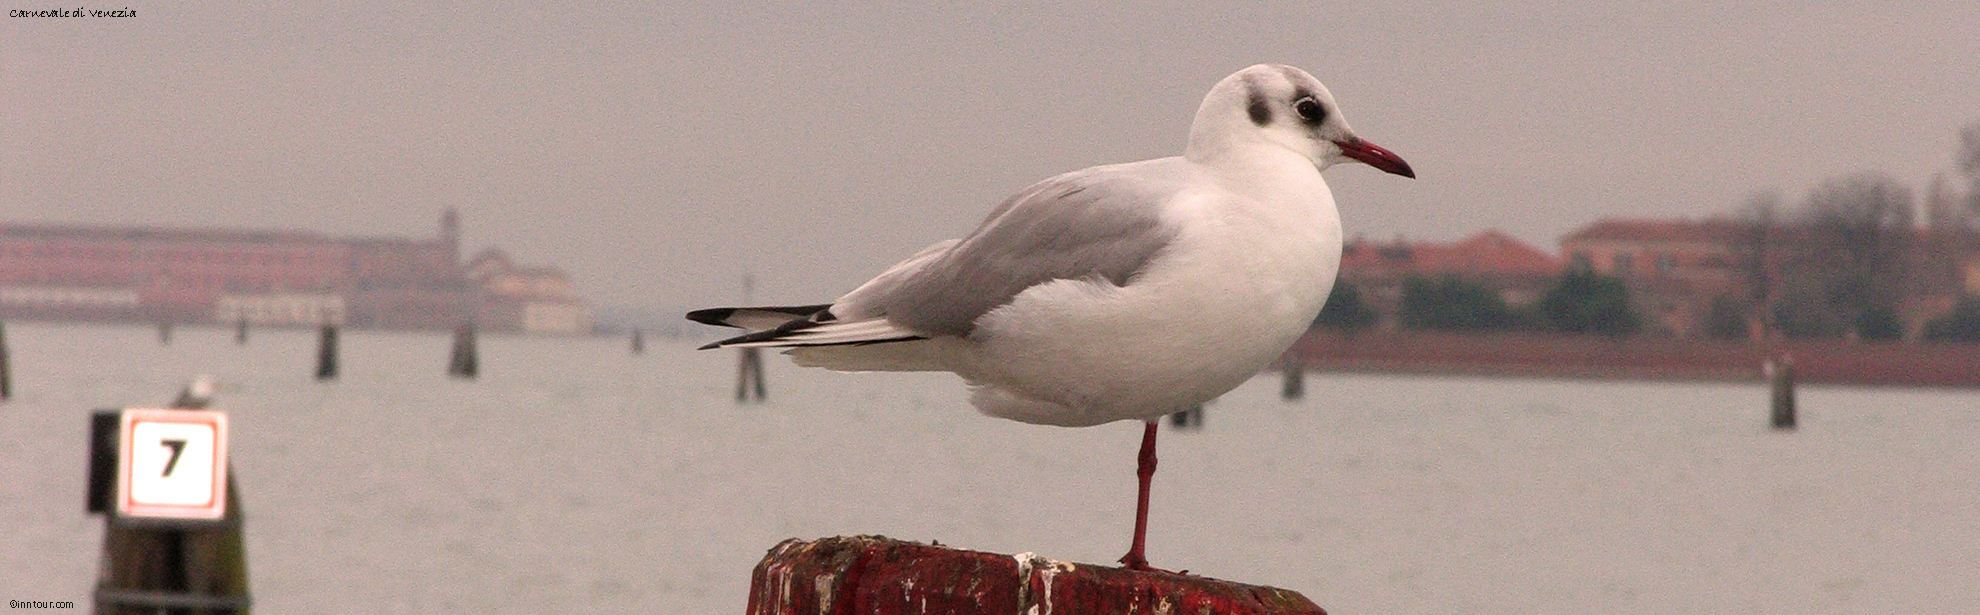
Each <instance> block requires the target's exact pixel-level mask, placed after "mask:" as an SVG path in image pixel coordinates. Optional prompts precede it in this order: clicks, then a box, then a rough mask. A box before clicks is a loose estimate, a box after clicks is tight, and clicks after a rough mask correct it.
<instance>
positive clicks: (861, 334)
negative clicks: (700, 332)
mask: <svg viewBox="0 0 1980 615" xmlns="http://www.w3.org/2000/svg"><path fill="white" fill-rule="evenodd" d="M1347 161H1356V162H1361V163H1365V164H1367V165H1369V166H1372V167H1375V168H1376V169H1380V170H1382V171H1385V172H1388V173H1393V174H1396V175H1401V176H1404V177H1410V178H1414V177H1416V173H1415V171H1413V170H1411V169H1410V167H1409V164H1408V163H1406V162H1404V161H1403V159H1402V158H1401V157H1399V156H1397V155H1396V154H1394V153H1393V152H1390V151H1389V150H1387V149H1383V148H1382V147H1379V146H1377V145H1375V144H1373V143H1370V142H1368V141H1366V140H1363V139H1362V138H1361V137H1359V136H1356V135H1355V132H1354V130H1352V129H1350V128H1349V127H1348V124H1347V120H1346V119H1344V118H1342V116H1341V112H1340V108H1339V106H1338V105H1336V104H1335V102H1334V97H1333V95H1332V94H1331V93H1329V92H1328V91H1327V88H1326V86H1323V85H1321V84H1320V81H1319V80H1317V79H1314V78H1313V76H1312V75H1310V74H1308V73H1307V72H1306V71H1303V70H1300V69H1298V68H1294V67H1291V66H1285V65H1280V64H1259V65H1255V66H1251V67H1248V68H1245V69H1244V70H1240V71H1238V72H1237V73H1234V74H1232V75H1231V76H1229V77H1225V78H1224V79H1223V80H1222V81H1219V82H1218V83H1217V85H1216V86H1215V87H1212V88H1211V89H1210V93H1209V94H1208V95H1206V96H1204V98H1203V104H1202V105H1201V106H1200V107H1198V109H1197V111H1196V117H1195V119H1194V121H1193V122H1192V123H1191V124H1190V128H1189V144H1188V146H1187V147H1185V148H1184V150H1183V154H1182V155H1181V156H1173V157H1168V158H1157V159H1153V160H1144V161H1140V162H1130V163H1125V164H1113V165H1105V166H1097V167H1092V168H1088V169H1083V170H1079V171H1073V172H1070V173H1066V174H1063V175H1059V176H1057V177H1053V178H1051V179H1047V180H1045V181H1041V182H1038V183H1037V184H1033V185H1032V186H1031V187H1029V188H1025V189H1024V190H1023V191H1020V192H1018V193H1017V194H1016V195H1015V196H1012V197H1010V198H1009V199H1008V200H1005V201H1004V202H1003V204H1001V205H998V206H997V208H996V209H994V210H992V211H991V212H990V215H989V216H988V217H987V218H986V219H984V221H983V223H982V224H981V225H979V226H977V227H976V230H974V231H971V232H970V233H969V235H967V236H964V237H962V238H960V239H950V240H946V241H941V242H938V243H936V244H934V245H931V246H928V247H927V248H925V249H923V250H922V251H921V252H919V253H917V254H915V255H914V256H911V257H908V259H907V260H903V261H901V262H900V263H899V264H897V265H894V266H893V267H892V268H889V269H887V270H886V271H884V272H882V273H881V274H880V275H879V276H877V277H875V278H873V279H872V280H871V281H868V282H867V283H865V284H863V285H861V286H859V287H858V288H856V289H854V290H853V291H852V292H850V293H846V294H845V295H844V296H842V297H839V299H838V300H837V301H833V302H831V303H825V304H816V305H802V306H778V307H732V308H711V309H703V310H696V311H693V312H689V313H688V314H687V318H688V319H689V320H693V321H695V322H700V323H704V324H711V325H723V326H731V327H737V328H741V329H744V330H745V331H747V332H746V333H744V334H742V335H738V336H735V337H731V338H728V339H724V340H721V341H718V342H715V343H712V344H708V345H706V346H703V347H702V349H711V348H752V347H778V348H787V349H788V350H786V351H785V354H788V355H790V356H791V357H792V359H793V361H795V362H796V363H797V364H799V365H803V366H810V367H822V368H826V369H831V370H838V371H855V372H856V371H947V372H954V373H955V374H957V375H959V376H961V377H962V378H963V380H964V381H965V382H967V384H968V386H969V388H970V403H971V405H973V406H975V407H976V409H977V410H978V411H980V412H982V413H984V414H987V415H990V416H993V417H999V418H1005V419H1010V420H1014V421H1020V422H1024V423H1034V424H1043V425H1059V426H1067V427H1084V426H1092V425H1099V424H1103V423H1110V422H1114V421H1125V420H1136V421H1142V422H1144V423H1145V426H1144V427H1143V430H1142V436H1141V450H1140V452H1139V454H1138V456H1137V468H1136V477H1137V479H1138V481H1139V483H1140V492H1139V494H1138V496H1137V500H1136V506H1135V527H1134V538H1133V542H1132V544H1131V547H1130V548H1129V550H1128V553H1127V555H1125V556H1123V557H1121V559H1120V562H1121V563H1122V564H1124V565H1125V566H1126V567H1127V568H1129V569H1134V570H1152V568H1150V567H1149V565H1148V559H1147V557H1146V554H1145V549H1144V546H1145V541H1146V537H1147V532H1148V495H1149V483H1150V480H1151V479H1152V478H1153V476H1154V474H1155V464H1156V459H1155V433H1156V425H1157V423H1156V421H1157V419H1160V418H1161V417H1162V416H1163V415H1167V414H1170V413H1174V412H1177V411H1179V410H1183V409H1186V408H1189V407H1191V406H1194V405H1197V404H1201V403H1203V402H1206V401H1209V400H1211V399H1214V398H1216V397H1217V396H1219V395H1222V394H1224V393H1225V392H1228V391H1230V390H1231V389H1234V388H1236V387H1237V386H1238V385H1239V384H1242V383H1244V381H1245V380H1247V379H1250V378H1251V377H1252V376H1253V375H1255V374H1257V373H1258V372H1259V371H1260V370H1261V369H1263V368H1264V367H1266V365H1268V364H1269V363H1271V361H1272V360H1273V359H1275V358H1277V357H1279V356H1280V355H1282V354H1284V353H1285V351H1286V349H1287V348H1289V347H1290V346H1291V345H1292V343H1293V342H1294V341H1295V340H1297V339H1298V338H1299V336H1300V335H1301V334H1302V333H1304V332H1305V331H1306V329H1307V326H1308V325H1309V324H1311V323H1312V322H1313V318H1314V316H1316V315H1317V314H1318V313H1319V312H1320V307H1321V305H1323V304H1325V303H1326V301H1327V293H1328V292H1329V291H1330V290H1332V289H1333V285H1334V278H1335V275H1336V274H1337V272H1338V270H1339V268H1340V261H1341V220H1340V213H1339V211H1338V210H1336V209H1335V206H1334V197H1333V193H1332V192H1330V191H1329V190H1328V189H1327V182H1326V180H1324V179H1322V178H1321V176H1320V172H1321V171H1322V170H1324V169H1326V168H1328V167H1331V166H1333V165H1334V164H1335V163H1340V162H1347Z"/></svg>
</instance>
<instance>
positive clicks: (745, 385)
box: [736, 347, 769, 403]
mask: <svg viewBox="0 0 1980 615" xmlns="http://www.w3.org/2000/svg"><path fill="white" fill-rule="evenodd" d="M751 392H754V393H756V401H763V400H764V399H766V397H767V395H766V394H767V393H768V392H769V390H768V389H767V388H766V387H765V386H764V384H763V352H762V349H761V348H755V347H750V348H743V349H742V354H739V355H737V356H736V403H742V402H747V401H750V397H749V394H750V393H751Z"/></svg>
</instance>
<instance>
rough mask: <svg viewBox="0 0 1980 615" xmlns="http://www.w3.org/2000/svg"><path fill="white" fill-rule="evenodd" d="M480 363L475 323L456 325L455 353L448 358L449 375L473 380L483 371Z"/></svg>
mask: <svg viewBox="0 0 1980 615" xmlns="http://www.w3.org/2000/svg"><path fill="white" fill-rule="evenodd" d="M480 363H481V362H480V360H479V358H478V357H476V356H475V344H474V324H473V323H467V324H463V325H461V326H459V327H455V328H454V353H453V356H450V357H448V358H447V375H449V376H453V377H455V378H465V379H468V380H473V379H474V378H475V376H477V375H479V374H480V372H481V365H480Z"/></svg>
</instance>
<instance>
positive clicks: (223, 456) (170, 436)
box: [117, 408, 227, 520]
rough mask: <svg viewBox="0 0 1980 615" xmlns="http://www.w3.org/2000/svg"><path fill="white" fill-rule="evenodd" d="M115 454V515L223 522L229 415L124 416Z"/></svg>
mask: <svg viewBox="0 0 1980 615" xmlns="http://www.w3.org/2000/svg"><path fill="white" fill-rule="evenodd" d="M121 433H122V434H123V435H122V438H121V440H122V441H121V442H120V443H119V448H118V451H117V458H118V459H119V461H118V463H117V467H118V469H117V514H118V515H121V516H125V517H145V518H160V519H195V520H218V519H221V518H224V517H226V516H227V413H225V412H219V411H214V410H154V409H143V408H131V409H126V410H124V414H123V430H122V431H121Z"/></svg>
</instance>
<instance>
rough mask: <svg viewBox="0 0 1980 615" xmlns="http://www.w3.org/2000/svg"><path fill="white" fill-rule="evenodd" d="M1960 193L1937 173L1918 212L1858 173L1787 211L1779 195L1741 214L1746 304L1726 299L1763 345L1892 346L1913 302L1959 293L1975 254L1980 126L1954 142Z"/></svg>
mask: <svg viewBox="0 0 1980 615" xmlns="http://www.w3.org/2000/svg"><path fill="white" fill-rule="evenodd" d="M1959 142H1960V145H1959V151H1958V152H1957V154H1956V155H1955V160H1954V162H1955V164H1954V168H1955V170H1956V172H1957V173H1958V174H1959V175H1960V176H1961V178H1962V179H1963V180H1964V183H1965V184H1966V186H1965V189H1964V190H1963V191H1960V192H1959V193H1956V192H1955V191H1954V190H1953V189H1952V188H1950V187H1949V186H1948V181H1947V179H1946V177H1945V175H1944V174H1943V173H1941V174H1939V175H1938V176H1937V177H1935V178H1934V180H1933V183H1932V186H1931V188H1930V190H1929V191H1928V192H1927V194H1926V197H1925V199H1924V202H1923V203H1922V207H1923V209H1924V212H1923V214H1924V215H1923V216H1922V217H1921V216H1920V215H1919V211H1918V210H1919V208H1920V204H1919V203H1917V202H1916V201H1915V200H1914V199H1913V195H1912V192H1911V190H1910V189H1909V188H1907V187H1906V186H1905V185H1904V184H1903V183H1902V182H1899V181H1897V180H1896V179H1895V178H1893V177H1891V176H1890V175H1888V174H1885V173H1880V172H1861V173H1855V174H1851V175H1845V176H1841V177H1835V178H1831V179H1829V180H1827V181H1824V182H1822V183H1821V184H1820V185H1818V186H1816V187H1815V188H1814V189H1812V190H1810V191H1809V193H1808V194H1807V195H1806V196H1805V197H1804V198H1803V199H1802V201H1801V202H1800V204H1799V206H1798V207H1796V208H1793V209H1789V208H1788V207H1787V206H1786V205H1785V201H1784V200H1783V198H1782V197H1781V195H1780V194H1779V193H1778V192H1764V193H1759V194H1756V195H1754V196H1752V197H1751V198H1749V199H1748V200H1747V201H1746V203H1745V204H1744V205H1743V206H1742V208H1741V211H1740V212H1739V215H1738V216H1737V219H1738V221H1739V231H1738V232H1737V233H1736V234H1735V238H1734V239H1733V245H1732V246H1731V250H1730V253H1731V255H1732V258H1733V260H1734V261H1735V262H1733V263H1730V264H1731V265H1732V266H1733V269H1734V271H1735V272H1736V275H1737V276H1739V277H1740V278H1741V279H1740V281H1741V282H1742V284H1741V285H1740V286H1742V287H1743V288H1745V289H1746V292H1747V296H1743V297H1730V298H1727V299H1730V300H1731V301H1734V302H1737V303H1738V304H1739V305H1738V306H1737V313H1744V314H1746V315H1747V318H1748V321H1749V326H1750V327H1757V328H1758V330H1759V332H1760V333H1761V335H1762V336H1763V337H1766V338H1773V337H1776V336H1784V337H1836V336H1856V337H1861V338H1865V339H1896V338H1899V337H1902V336H1904V335H1905V330H1904V324H1903V322H1902V320H1901V318H1900V310H1901V308H1902V306H1903V304H1904V302H1905V300H1906V299H1907V298H1909V297H1915V296H1923V295H1933V294H1939V295H1943V294H1946V293H1948V292H1960V289H1961V283H1962V280H1963V278H1962V276H1963V275H1965V273H1964V272H1962V271H1961V270H1960V269H1959V268H1960V266H1961V264H1962V263H1963V262H1965V261H1966V260H1967V259H1965V258H1962V257H1964V256H1966V255H1969V254H1973V253H1975V252H1976V251H1980V123H1974V124H1970V125H1968V126H1966V127H1965V128H1964V129H1962V130H1961V131H1960V133H1959Z"/></svg>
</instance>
